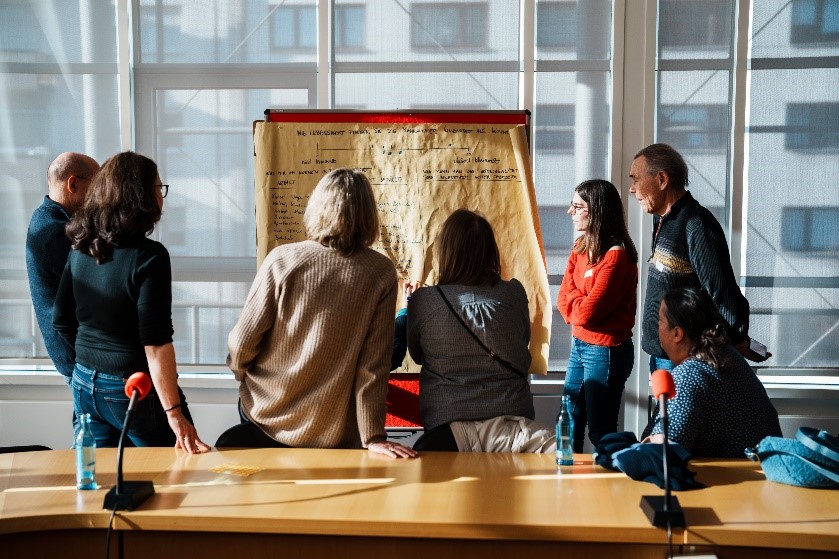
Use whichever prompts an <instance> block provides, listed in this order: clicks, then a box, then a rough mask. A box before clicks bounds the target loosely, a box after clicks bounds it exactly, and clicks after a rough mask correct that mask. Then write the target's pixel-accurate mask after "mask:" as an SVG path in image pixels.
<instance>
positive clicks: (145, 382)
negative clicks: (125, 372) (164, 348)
mask: <svg viewBox="0 0 839 559" xmlns="http://www.w3.org/2000/svg"><path fill="white" fill-rule="evenodd" d="M135 391H136V392H137V398H138V399H139V400H142V399H143V398H145V397H146V394H148V393H149V392H151V376H149V374H148V373H134V374H133V375H131V376H130V377H128V380H127V381H125V395H126V396H128V397H129V398H130V397H131V395H132V394H134V392H135Z"/></svg>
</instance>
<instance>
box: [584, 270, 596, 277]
mask: <svg viewBox="0 0 839 559" xmlns="http://www.w3.org/2000/svg"><path fill="white" fill-rule="evenodd" d="M593 275H594V268H589V269H588V270H586V273H585V274H583V277H584V278H590V277H591V276H593Z"/></svg>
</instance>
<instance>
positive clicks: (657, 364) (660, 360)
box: [650, 355, 674, 374]
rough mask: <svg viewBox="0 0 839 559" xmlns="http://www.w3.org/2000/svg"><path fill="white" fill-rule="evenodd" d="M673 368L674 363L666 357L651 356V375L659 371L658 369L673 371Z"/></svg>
mask: <svg viewBox="0 0 839 559" xmlns="http://www.w3.org/2000/svg"><path fill="white" fill-rule="evenodd" d="M673 367H674V365H673V362H672V361H670V360H669V359H667V358H665V357H656V356H655V355H650V374H652V373H653V371H657V370H658V369H664V370H665V371H672V370H673Z"/></svg>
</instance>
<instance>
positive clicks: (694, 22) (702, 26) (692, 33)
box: [658, 0, 734, 48]
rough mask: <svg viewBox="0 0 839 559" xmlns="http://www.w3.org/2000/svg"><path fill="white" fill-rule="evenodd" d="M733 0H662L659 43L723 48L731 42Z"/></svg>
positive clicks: (670, 45)
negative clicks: (731, 0)
mask: <svg viewBox="0 0 839 559" xmlns="http://www.w3.org/2000/svg"><path fill="white" fill-rule="evenodd" d="M733 4H734V3H733V2H730V1H729V0H661V1H660V2H659V10H660V12H659V17H658V20H659V30H658V32H659V42H660V43H661V45H662V46H663V47H723V48H728V46H729V43H730V41H731V17H732V14H731V8H732V5H733Z"/></svg>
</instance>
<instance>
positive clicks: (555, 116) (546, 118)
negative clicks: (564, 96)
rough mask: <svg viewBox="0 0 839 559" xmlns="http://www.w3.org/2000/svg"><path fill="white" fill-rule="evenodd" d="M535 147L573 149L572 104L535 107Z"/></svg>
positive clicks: (559, 149)
mask: <svg viewBox="0 0 839 559" xmlns="http://www.w3.org/2000/svg"><path fill="white" fill-rule="evenodd" d="M535 116H536V119H537V121H536V137H537V140H536V141H537V144H536V147H537V149H540V150H556V151H573V149H574V105H539V106H537V107H536V115H535Z"/></svg>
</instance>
